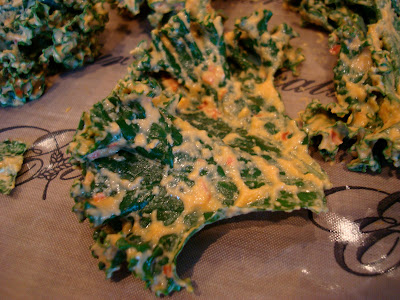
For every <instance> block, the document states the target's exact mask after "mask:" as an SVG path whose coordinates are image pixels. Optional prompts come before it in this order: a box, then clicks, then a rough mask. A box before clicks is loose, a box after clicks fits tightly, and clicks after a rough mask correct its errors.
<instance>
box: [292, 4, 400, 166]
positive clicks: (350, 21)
mask: <svg viewBox="0 0 400 300" xmlns="http://www.w3.org/2000/svg"><path fill="white" fill-rule="evenodd" d="M288 2H289V3H290V4H291V5H294V6H295V7H297V9H298V10H299V12H300V14H301V16H302V17H303V18H304V20H306V21H307V22H310V23H313V24H316V25H319V26H322V27H323V28H325V29H326V30H328V31H330V32H331V33H330V36H329V43H330V47H331V52H332V54H336V55H338V61H337V64H336V66H335V68H334V83H335V88H336V96H337V100H338V101H337V103H330V104H328V105H322V104H321V103H320V102H319V101H317V100H315V101H313V102H312V103H311V104H310V105H309V106H308V107H307V109H306V111H305V113H304V114H303V115H302V120H303V122H304V129H305V130H306V131H307V132H308V134H309V135H310V136H311V137H319V138H320V143H319V146H318V147H319V149H320V151H321V153H322V154H323V155H324V156H326V157H327V158H334V157H335V156H336V154H337V152H338V150H339V147H340V146H341V145H342V144H346V145H351V147H350V152H351V153H352V155H353V156H354V160H353V161H352V162H351V163H350V164H349V166H348V167H349V169H350V170H353V171H363V172H365V171H367V170H372V171H380V170H381V165H382V162H384V161H386V162H388V163H390V164H393V165H394V166H395V167H400V52H399V51H400V19H399V14H400V4H399V2H398V1H389V0H368V1H360V0H346V1H307V0H303V1H288Z"/></svg>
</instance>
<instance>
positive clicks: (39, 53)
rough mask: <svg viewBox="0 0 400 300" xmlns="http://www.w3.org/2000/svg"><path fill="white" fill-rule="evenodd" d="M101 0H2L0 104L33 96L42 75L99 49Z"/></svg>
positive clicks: (69, 65) (80, 60)
mask: <svg viewBox="0 0 400 300" xmlns="http://www.w3.org/2000/svg"><path fill="white" fill-rule="evenodd" d="M107 20H108V13H107V11H106V10H105V9H104V8H103V0H84V1H75V0H69V1H63V0H19V1H17V0H4V1H2V4H1V6H0V89H1V93H0V106H18V105H22V104H24V103H26V102H27V101H31V100H34V99H37V98H39V97H40V96H41V95H42V94H43V92H44V89H45V83H46V82H45V79H46V76H48V75H50V74H54V73H55V72H56V71H59V70H62V69H75V68H77V67H80V66H82V65H83V64H84V63H87V62H91V61H93V59H94V57H95V56H97V55H98V53H99V44H98V41H97V38H96V34H97V33H98V32H100V31H102V30H103V29H104V25H105V23H106V22H107Z"/></svg>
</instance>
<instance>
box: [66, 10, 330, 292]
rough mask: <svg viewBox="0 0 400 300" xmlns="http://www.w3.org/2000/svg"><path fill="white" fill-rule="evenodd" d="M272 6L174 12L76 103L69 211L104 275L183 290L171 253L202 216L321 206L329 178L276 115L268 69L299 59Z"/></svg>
mask: <svg viewBox="0 0 400 300" xmlns="http://www.w3.org/2000/svg"><path fill="white" fill-rule="evenodd" d="M271 15H272V14H271V12H269V11H257V12H255V13H253V14H252V15H251V16H249V17H244V18H242V19H240V20H237V22H236V25H235V29H234V30H233V31H231V32H225V33H224V29H223V24H222V21H221V18H220V17H219V16H216V15H215V14H214V13H213V12H211V14H205V15H203V16H200V15H199V14H196V17H194V15H192V14H190V13H189V12H188V11H187V10H183V11H181V12H179V13H177V14H176V15H174V16H172V17H171V18H170V20H169V21H168V23H167V24H166V25H164V26H162V27H160V28H159V29H155V30H153V31H152V35H151V37H152V41H151V45H150V47H147V45H146V43H142V44H140V45H139V46H138V47H137V48H136V49H135V50H134V51H133V53H134V55H135V57H136V60H135V62H134V63H133V64H132V65H131V66H130V68H129V72H128V74H127V75H126V77H125V78H124V79H122V80H120V81H119V82H118V84H117V86H116V87H115V89H114V90H113V91H112V92H111V93H110V95H109V96H108V97H107V98H105V99H104V100H102V101H100V102H99V103H97V104H95V105H94V106H93V108H92V109H91V110H90V111H89V112H84V113H83V115H82V118H81V121H80V124H79V127H78V129H77V132H76V134H75V136H74V139H73V142H72V143H71V144H70V146H69V153H71V155H72V157H73V161H74V162H75V164H76V165H77V166H78V167H79V168H81V169H82V172H83V179H81V180H78V181H76V182H75V183H74V184H73V187H72V189H71V195H72V197H73V198H74V200H75V206H74V208H73V210H74V212H75V213H77V214H78V216H79V217H80V219H81V220H84V219H88V220H89V222H90V223H91V225H92V226H93V227H95V228H96V229H95V233H94V240H95V244H94V245H93V246H92V253H93V255H94V256H95V257H96V258H98V259H99V268H100V269H103V270H105V272H106V274H107V277H111V275H112V274H113V272H115V271H116V270H119V269H120V268H121V266H122V265H124V264H125V265H127V268H128V269H129V270H130V271H131V272H132V273H133V274H134V275H135V276H137V277H139V278H141V279H142V280H144V281H145V282H146V286H147V287H149V288H151V289H152V290H153V291H154V292H155V293H156V294H157V295H166V294H169V293H171V292H173V291H179V290H181V289H182V288H187V289H188V290H191V284H190V280H189V279H185V280H183V279H180V278H179V276H178V275H177V273H176V260H177V256H178V254H179V252H180V251H181V250H182V248H183V246H184V244H185V243H186V241H187V240H188V239H189V238H190V237H191V236H192V235H193V234H194V233H195V232H197V231H198V230H200V229H201V228H203V227H204V226H205V225H207V224H210V223H213V222H215V221H217V220H220V219H223V218H229V217H232V216H235V215H238V214H243V213H248V212H251V211H256V210H269V211H277V210H279V211H292V210H296V209H301V208H308V209H311V210H312V211H315V212H320V211H323V210H324V209H325V198H324V188H326V187H329V185H330V183H329V180H328V179H327V176H326V174H325V173H324V172H323V171H322V170H321V168H320V166H319V165H318V164H317V163H316V162H315V161H314V160H313V159H312V158H311V157H310V156H309V155H308V152H307V144H308V140H307V136H306V134H305V133H304V132H303V131H301V130H299V129H298V127H297V125H296V123H295V122H294V121H293V120H291V119H290V118H289V117H288V116H286V114H285V110H284V106H283V103H282V102H281V99H280V96H279V94H278V92H277V90H276V89H275V87H274V82H273V79H274V75H275V73H276V72H277V71H278V70H280V69H282V68H288V69H293V70H294V69H295V67H296V65H297V64H299V63H300V62H301V61H302V60H303V56H302V55H301V53H300V52H299V51H298V50H297V49H294V48H292V47H291V46H290V43H289V42H290V40H291V39H292V38H294V37H296V33H295V32H293V30H292V29H291V28H290V27H289V26H288V25H286V24H282V25H280V26H277V27H276V28H274V29H273V30H270V31H269V30H268V28H267V25H268V21H269V19H270V17H271Z"/></svg>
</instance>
